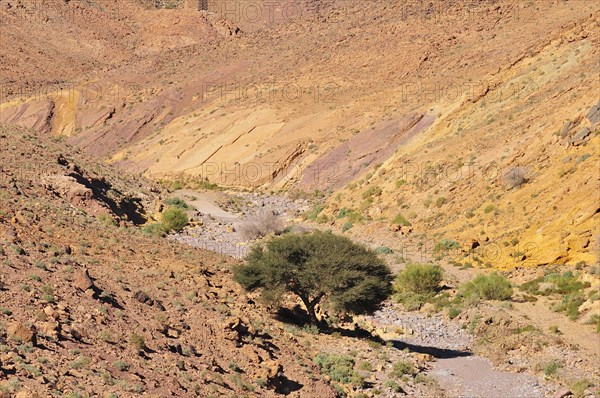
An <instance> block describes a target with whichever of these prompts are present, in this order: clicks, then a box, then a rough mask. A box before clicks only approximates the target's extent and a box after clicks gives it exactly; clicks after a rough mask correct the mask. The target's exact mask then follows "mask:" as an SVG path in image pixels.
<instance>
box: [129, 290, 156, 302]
mask: <svg viewBox="0 0 600 398" xmlns="http://www.w3.org/2000/svg"><path fill="white" fill-rule="evenodd" d="M133 298H134V299H136V300H137V301H138V302H140V303H142V304H147V305H153V304H154V300H152V299H151V298H150V296H148V295H147V294H146V293H144V292H142V291H141V290H138V291H137V292H135V293H134V295H133Z"/></svg>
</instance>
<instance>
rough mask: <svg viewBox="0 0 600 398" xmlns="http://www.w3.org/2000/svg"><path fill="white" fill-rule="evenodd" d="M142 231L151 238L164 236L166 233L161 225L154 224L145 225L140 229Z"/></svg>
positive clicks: (165, 229)
mask: <svg viewBox="0 0 600 398" xmlns="http://www.w3.org/2000/svg"><path fill="white" fill-rule="evenodd" d="M142 231H143V232H144V233H146V234H148V235H152V236H159V237H161V236H165V234H166V233H167V228H166V227H165V226H164V225H163V223H160V222H155V223H152V224H146V225H144V227H143V228H142Z"/></svg>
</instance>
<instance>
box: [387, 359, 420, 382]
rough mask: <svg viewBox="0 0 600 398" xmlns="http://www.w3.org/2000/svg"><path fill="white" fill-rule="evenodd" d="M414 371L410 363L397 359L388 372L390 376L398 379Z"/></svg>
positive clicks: (412, 373)
mask: <svg viewBox="0 0 600 398" xmlns="http://www.w3.org/2000/svg"><path fill="white" fill-rule="evenodd" d="M415 373H416V371H415V368H414V366H413V365H412V363H410V362H407V361H398V362H396V363H395V364H394V366H393V367H392V371H391V372H390V377H393V378H395V379H400V378H402V376H405V375H414V374H415Z"/></svg>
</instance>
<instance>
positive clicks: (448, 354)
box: [391, 340, 473, 359]
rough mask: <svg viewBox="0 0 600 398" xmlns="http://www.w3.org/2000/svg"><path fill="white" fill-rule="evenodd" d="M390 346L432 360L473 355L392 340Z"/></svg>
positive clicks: (466, 352)
mask: <svg viewBox="0 0 600 398" xmlns="http://www.w3.org/2000/svg"><path fill="white" fill-rule="evenodd" d="M391 342H392V345H393V346H394V348H397V349H399V350H404V349H406V348H408V350H409V351H411V352H417V353H419V354H429V355H431V356H432V357H434V358H438V359H444V358H457V357H469V356H471V355H473V353H472V352H470V351H460V350H452V349H448V348H438V347H430V346H422V345H417V344H410V343H406V342H404V341H400V340H392V341H391Z"/></svg>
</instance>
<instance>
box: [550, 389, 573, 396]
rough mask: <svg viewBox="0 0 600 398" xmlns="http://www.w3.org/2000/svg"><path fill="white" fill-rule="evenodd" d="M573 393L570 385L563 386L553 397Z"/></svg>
mask: <svg viewBox="0 0 600 398" xmlns="http://www.w3.org/2000/svg"><path fill="white" fill-rule="evenodd" d="M572 395H573V393H572V392H571V390H570V389H569V388H568V387H563V388H561V389H560V390H558V391H557V392H556V393H555V394H554V395H553V398H566V397H569V396H572Z"/></svg>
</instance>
